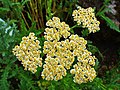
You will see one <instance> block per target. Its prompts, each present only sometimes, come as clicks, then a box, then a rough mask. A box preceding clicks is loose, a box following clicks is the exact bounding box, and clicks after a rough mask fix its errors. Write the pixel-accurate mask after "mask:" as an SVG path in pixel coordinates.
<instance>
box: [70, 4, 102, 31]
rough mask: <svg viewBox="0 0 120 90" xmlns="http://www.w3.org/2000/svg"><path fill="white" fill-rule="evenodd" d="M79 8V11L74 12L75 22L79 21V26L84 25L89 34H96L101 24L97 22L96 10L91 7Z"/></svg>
mask: <svg viewBox="0 0 120 90" xmlns="http://www.w3.org/2000/svg"><path fill="white" fill-rule="evenodd" d="M77 8H78V10H74V11H73V14H72V16H73V18H74V21H77V24H78V25H80V24H82V27H83V28H88V30H89V33H91V32H93V33H94V32H96V31H98V30H100V28H99V24H100V22H99V21H97V19H96V17H95V14H94V9H92V8H91V7H89V8H87V9H84V8H82V7H80V6H78V7H77Z"/></svg>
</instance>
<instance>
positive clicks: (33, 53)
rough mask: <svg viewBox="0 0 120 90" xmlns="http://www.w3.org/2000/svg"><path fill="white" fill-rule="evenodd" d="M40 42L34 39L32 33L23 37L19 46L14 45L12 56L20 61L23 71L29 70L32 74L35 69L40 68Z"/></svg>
mask: <svg viewBox="0 0 120 90" xmlns="http://www.w3.org/2000/svg"><path fill="white" fill-rule="evenodd" d="M39 44H40V42H39V41H38V40H37V37H35V34H34V33H30V34H29V36H27V37H23V38H22V41H21V43H20V45H19V46H18V45H16V46H15V48H14V49H13V53H14V55H16V57H17V58H18V60H19V61H22V64H23V66H24V70H29V71H31V72H32V73H35V72H36V71H37V67H38V66H39V67H41V66H42V58H41V57H40V53H41V51H40V50H39V49H40V48H41V47H40V45H39Z"/></svg>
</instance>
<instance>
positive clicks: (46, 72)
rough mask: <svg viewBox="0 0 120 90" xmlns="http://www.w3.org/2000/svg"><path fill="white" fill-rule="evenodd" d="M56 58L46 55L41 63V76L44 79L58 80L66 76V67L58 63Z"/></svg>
mask: <svg viewBox="0 0 120 90" xmlns="http://www.w3.org/2000/svg"><path fill="white" fill-rule="evenodd" d="M59 61H60V60H59V59H58V58H51V57H50V56H47V58H46V59H45V64H44V65H43V71H42V74H41V76H42V78H43V79H45V80H55V81H58V80H60V79H62V78H63V76H66V69H65V68H64V66H62V65H60V64H59Z"/></svg>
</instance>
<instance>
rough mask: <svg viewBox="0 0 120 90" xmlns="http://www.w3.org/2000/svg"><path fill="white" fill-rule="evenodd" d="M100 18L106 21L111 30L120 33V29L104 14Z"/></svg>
mask: <svg viewBox="0 0 120 90" xmlns="http://www.w3.org/2000/svg"><path fill="white" fill-rule="evenodd" d="M100 16H101V17H102V18H103V19H104V20H105V21H106V23H107V25H108V26H109V27H110V28H111V29H113V30H116V31H117V32H119V33H120V29H119V27H118V26H117V25H116V24H115V23H114V22H113V21H112V20H111V19H110V18H108V17H106V16H105V15H104V14H101V15H100Z"/></svg>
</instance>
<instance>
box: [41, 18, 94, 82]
mask: <svg viewBox="0 0 120 90" xmlns="http://www.w3.org/2000/svg"><path fill="white" fill-rule="evenodd" d="M47 26H49V27H50V28H46V29H45V31H46V32H45V39H46V40H47V41H45V42H44V47H43V52H44V54H46V59H45V64H44V65H43V72H42V75H41V76H42V77H43V79H46V80H56V81H57V80H60V79H62V78H63V76H66V70H68V69H70V67H71V66H72V64H73V62H74V58H75V57H77V59H78V62H77V64H75V65H74V69H72V70H71V71H70V72H71V73H72V74H75V77H74V82H76V83H78V84H80V83H86V82H87V81H92V80H93V79H94V78H95V76H96V72H95V70H94V68H92V66H94V65H95V57H94V56H91V55H92V54H91V53H90V52H89V51H88V50H87V49H86V44H87V41H86V40H85V39H84V38H82V37H79V36H78V35H70V33H69V30H70V29H69V26H68V25H67V24H65V23H64V28H63V26H62V25H61V22H60V19H59V18H57V17H53V18H52V20H49V21H48V22H47ZM64 31H65V32H66V33H63V34H61V33H60V32H64ZM65 34H66V35H65ZM64 35H65V36H66V37H65V36H64ZM61 37H62V39H63V38H64V39H65V40H61ZM60 40H61V41H60ZM80 69H81V70H82V71H81V70H80ZM81 74H82V75H81Z"/></svg>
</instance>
